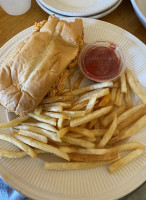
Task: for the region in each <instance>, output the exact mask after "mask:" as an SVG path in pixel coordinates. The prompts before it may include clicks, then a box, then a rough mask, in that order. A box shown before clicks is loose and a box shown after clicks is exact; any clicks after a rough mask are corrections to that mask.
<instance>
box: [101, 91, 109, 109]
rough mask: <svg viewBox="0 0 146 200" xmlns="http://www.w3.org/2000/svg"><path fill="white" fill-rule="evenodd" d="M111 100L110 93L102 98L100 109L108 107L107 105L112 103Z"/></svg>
mask: <svg viewBox="0 0 146 200" xmlns="http://www.w3.org/2000/svg"><path fill="white" fill-rule="evenodd" d="M110 100H111V94H110V93H109V94H107V95H106V96H104V97H103V98H102V100H101V101H100V103H99V107H104V106H107V104H108V103H109V102H110Z"/></svg>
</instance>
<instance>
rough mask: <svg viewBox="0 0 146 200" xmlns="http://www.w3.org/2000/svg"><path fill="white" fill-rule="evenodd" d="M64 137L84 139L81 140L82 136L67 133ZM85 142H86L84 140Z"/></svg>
mask: <svg viewBox="0 0 146 200" xmlns="http://www.w3.org/2000/svg"><path fill="white" fill-rule="evenodd" d="M66 136H69V137H73V138H80V139H84V138H83V135H80V134H78V133H67V134H66ZM85 140H86V139H85Z"/></svg>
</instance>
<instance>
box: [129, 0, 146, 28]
mask: <svg viewBox="0 0 146 200" xmlns="http://www.w3.org/2000/svg"><path fill="white" fill-rule="evenodd" d="M131 3H132V6H133V8H134V10H135V13H136V15H137V17H138V18H139V20H140V21H141V23H142V24H143V25H144V27H145V28H146V1H145V0H131Z"/></svg>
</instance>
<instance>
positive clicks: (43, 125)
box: [22, 122, 57, 133]
mask: <svg viewBox="0 0 146 200" xmlns="http://www.w3.org/2000/svg"><path fill="white" fill-rule="evenodd" d="M22 125H28V126H33V127H39V128H43V129H45V130H48V131H51V132H55V133H56V132H57V129H56V128H55V127H54V126H52V125H50V124H46V123H41V122H34V123H31V122H25V123H23V124H22Z"/></svg>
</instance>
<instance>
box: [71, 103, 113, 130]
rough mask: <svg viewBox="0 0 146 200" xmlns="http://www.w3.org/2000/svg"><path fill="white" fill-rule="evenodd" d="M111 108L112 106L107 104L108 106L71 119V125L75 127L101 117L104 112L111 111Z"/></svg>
mask: <svg viewBox="0 0 146 200" xmlns="http://www.w3.org/2000/svg"><path fill="white" fill-rule="evenodd" d="M111 109H112V106H107V107H104V108H101V109H100V110H97V111H94V112H92V113H89V114H88V115H86V116H84V117H82V118H77V119H73V120H71V121H70V126H71V127H75V126H79V125H81V124H84V123H87V122H89V121H91V120H93V119H96V118H98V117H101V116H102V115H104V114H107V113H109V112H110V110H111Z"/></svg>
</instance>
